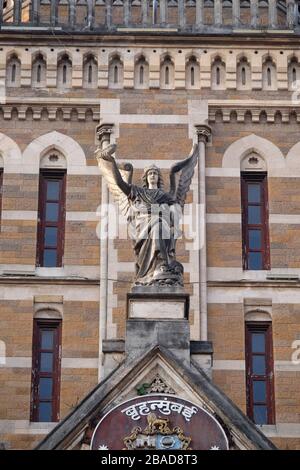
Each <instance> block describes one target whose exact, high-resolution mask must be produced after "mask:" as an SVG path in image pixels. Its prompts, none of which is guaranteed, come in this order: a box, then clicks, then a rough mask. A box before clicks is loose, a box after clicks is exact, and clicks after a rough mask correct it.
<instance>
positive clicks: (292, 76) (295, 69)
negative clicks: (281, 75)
mask: <svg viewBox="0 0 300 470" xmlns="http://www.w3.org/2000/svg"><path fill="white" fill-rule="evenodd" d="M299 80H300V68H299V62H298V59H297V58H296V57H293V58H292V59H291V61H290V63H289V65H288V86H289V90H295V89H297V81H299Z"/></svg>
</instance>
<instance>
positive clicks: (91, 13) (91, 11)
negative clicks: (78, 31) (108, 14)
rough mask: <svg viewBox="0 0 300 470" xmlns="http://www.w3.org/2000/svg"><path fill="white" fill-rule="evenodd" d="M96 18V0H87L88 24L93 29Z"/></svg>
mask: <svg viewBox="0 0 300 470" xmlns="http://www.w3.org/2000/svg"><path fill="white" fill-rule="evenodd" d="M94 19H95V0H87V26H88V28H89V29H93V26H94Z"/></svg>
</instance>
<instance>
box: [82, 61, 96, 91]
mask: <svg viewBox="0 0 300 470" xmlns="http://www.w3.org/2000/svg"><path fill="white" fill-rule="evenodd" d="M97 84H98V62H97V60H96V59H95V57H94V56H93V55H88V56H87V57H85V59H84V60H83V87H84V88H97Z"/></svg>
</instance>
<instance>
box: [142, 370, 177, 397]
mask: <svg viewBox="0 0 300 470" xmlns="http://www.w3.org/2000/svg"><path fill="white" fill-rule="evenodd" d="M137 391H138V394H139V395H146V394H148V393H168V394H170V395H175V394H176V392H175V390H174V389H173V388H172V387H169V386H168V385H167V384H166V382H165V381H164V380H163V379H162V378H161V376H160V375H159V374H156V376H155V378H154V380H153V381H152V382H151V383H150V384H149V383H144V384H142V385H140V386H139V387H137Z"/></svg>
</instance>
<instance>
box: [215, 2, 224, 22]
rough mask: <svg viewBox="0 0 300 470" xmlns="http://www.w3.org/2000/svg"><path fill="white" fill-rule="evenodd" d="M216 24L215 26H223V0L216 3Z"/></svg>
mask: <svg viewBox="0 0 300 470" xmlns="http://www.w3.org/2000/svg"><path fill="white" fill-rule="evenodd" d="M214 23H215V26H221V24H222V0H215V1H214Z"/></svg>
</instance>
